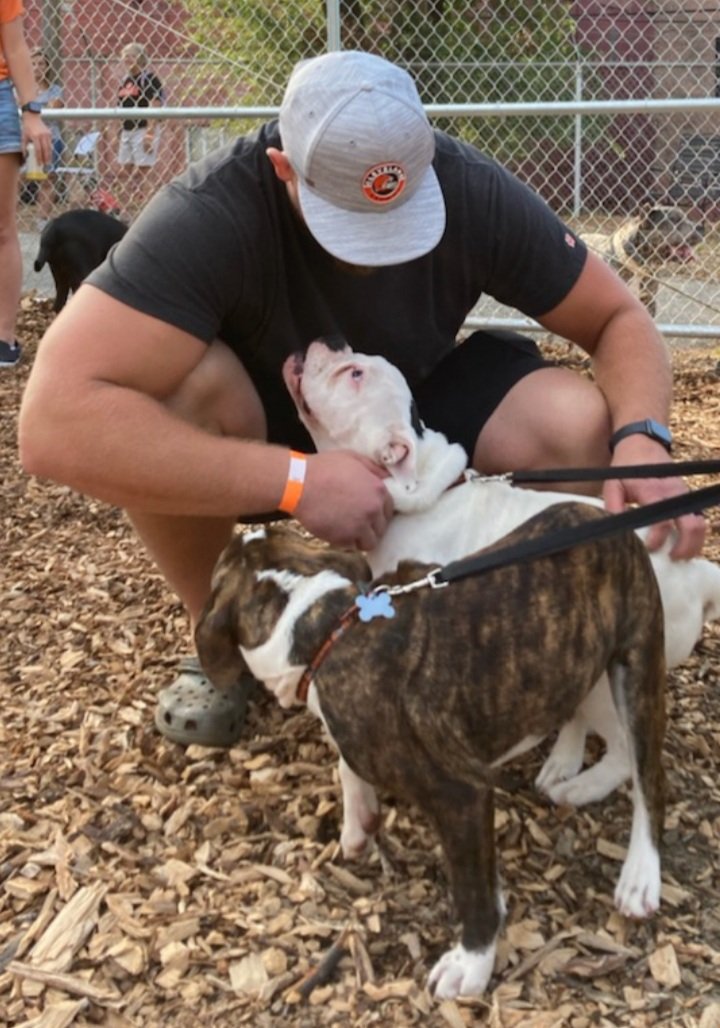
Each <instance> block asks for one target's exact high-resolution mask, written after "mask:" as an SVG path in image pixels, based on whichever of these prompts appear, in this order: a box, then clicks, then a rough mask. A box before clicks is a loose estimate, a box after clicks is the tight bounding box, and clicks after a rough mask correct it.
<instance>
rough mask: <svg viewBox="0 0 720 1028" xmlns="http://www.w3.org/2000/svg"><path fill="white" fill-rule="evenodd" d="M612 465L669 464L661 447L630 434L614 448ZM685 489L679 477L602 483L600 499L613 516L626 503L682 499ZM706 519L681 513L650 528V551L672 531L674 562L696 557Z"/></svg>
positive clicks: (701, 544) (666, 455)
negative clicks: (673, 498) (675, 517)
mask: <svg viewBox="0 0 720 1028" xmlns="http://www.w3.org/2000/svg"><path fill="white" fill-rule="evenodd" d="M612 463H613V465H616V466H621V465H630V464H665V463H671V460H670V457H669V456H668V454H667V453H666V451H665V449H664V447H663V446H661V445H660V444H659V443H657V442H655V441H654V440H652V439H649V438H648V437H647V436H644V435H640V434H638V435H631V436H627V438H626V439H623V440H622V441H621V442H620V443H618V445H617V446H616V447H615V453H614V454H613V461H612ZM687 491H688V489H687V486H686V485H685V483H684V482H683V481H682V479H681V478H627V479H612V480H610V481H608V482H606V483H605V486H604V488H603V498H604V500H605V506H606V507H607V509H608V510H609V511H610V512H611V513H612V514H618V513H620V511H623V510H625V507H626V505H627V504H628V503H638V504H640V505H643V504H645V503H654V502H656V501H658V500H666V499H669V498H670V497H671V496H683V495H685V493H687ZM705 527H706V526H705V519H704V518H703V516H702V514H684V515H683V516H682V517H680V518H677V519H676V520H675V521H661V522H659V523H658V524H656V525H652V526H650V529H649V532H648V536H647V547H648V549H649V550H657V549H659V548H660V547H661V546H662V544H663V543H664V542H665V540H666V539H667V537H668V536H669V535H670V533H671V532H674V533H675V541H674V543H673V546H672V549H671V550H670V556H671V557H672V558H673V560H689V559H690V558H691V557H697V556H698V554H699V553H700V551H701V550H702V547H703V543H704V541H705Z"/></svg>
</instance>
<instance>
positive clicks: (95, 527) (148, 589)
mask: <svg viewBox="0 0 720 1028" xmlns="http://www.w3.org/2000/svg"><path fill="white" fill-rule="evenodd" d="M50 316H51V315H50V311H49V303H47V302H37V301H33V300H26V301H25V304H24V310H23V315H22V321H21V324H20V335H21V338H23V339H24V340H25V341H26V359H25V361H24V363H23V365H21V366H20V367H19V368H17V369H14V370H4V371H2V372H1V373H0V404H1V405H2V411H3V418H2V426H1V428H0V432H1V433H2V436H1V441H2V447H1V449H0V469H1V472H2V481H3V487H2V509H1V511H0V514H1V517H2V528H3V537H4V539H5V545H4V548H3V599H2V611H3V621H2V624H3V636H4V645H3V647H2V652H1V653H0V681H2V684H3V688H4V709H3V718H2V722H0V744H1V745H2V752H1V753H0V788H1V789H2V793H3V797H4V803H3V808H2V812H1V813H0V1022H2V1023H3V1024H7V1025H14V1026H16V1025H21V1024H24V1025H29V1024H33V1025H38V1026H40V1025H42V1026H50V1025H53V1026H61V1025H70V1024H75V1025H89V1024H103V1025H110V1026H113V1028H115V1026H117V1028H120V1026H123V1028H125V1026H143V1028H144V1026H148V1028H151V1026H160V1025H162V1026H165V1025H168V1026H180V1028H183V1026H191V1025H192V1026H195V1025H198V1024H206V1025H212V1026H218V1028H224V1026H228V1028H229V1026H238V1025H245V1024H248V1025H253V1026H257V1028H265V1026H280V1025H282V1026H295V1028H312V1026H316V1025H317V1026H320V1025H323V1026H324V1025H337V1026H340V1025H342V1026H348V1025H352V1026H358V1028H359V1026H366V1025H380V1026H383V1028H387V1026H390V1025H394V1026H403V1028H407V1026H411V1025H429V1026H431V1028H441V1026H442V1028H447V1026H450V1028H462V1026H470V1025H488V1026H492V1028H510V1026H520V1025H522V1026H523V1028H551V1026H553V1028H557V1026H565V1025H567V1026H572V1028H587V1026H590V1025H593V1026H596V1025H598V1026H603V1025H617V1026H633V1028H644V1026H650V1025H672V1026H686V1028H694V1026H695V1028H699V1026H702V1028H711V1026H717V1025H718V1024H720V857H719V856H718V849H719V845H718V844H719V843H720V787H719V786H718V777H719V775H718V771H719V769H720V756H719V754H720V688H719V683H718V677H719V672H720V631H719V630H718V626H711V627H708V628H707V629H706V632H705V634H704V636H703V639H702V641H701V642H700V643H699V645H698V646H697V648H696V651H695V653H694V655H693V656H692V658H691V659H690V660H689V661H688V662H687V664H686V665H685V666H684V667H683V668H681V669H679V670H678V671H676V672H674V673H673V674H672V675H671V678H670V698H669V728H668V737H667V762H666V763H667V775H668V817H667V831H666V838H665V845H664V855H663V883H664V889H663V906H662V909H661V912H660V914H659V915H658V916H657V917H656V918H654V919H653V920H652V922H650V923H648V924H633V923H630V922H627V921H625V920H623V919H622V918H621V917H620V916H619V915H618V914H617V913H615V911H614V908H613V902H612V893H613V889H614V885H615V880H616V878H617V875H618V872H619V869H620V860H621V859H622V853H623V850H624V847H625V846H626V844H627V838H628V829H629V819H630V805H629V802H628V798H627V794H626V793H625V792H620V793H618V794H617V795H615V796H613V797H611V798H610V799H609V800H607V801H605V802H603V803H601V804H596V805H593V806H591V807H590V808H588V809H583V810H580V811H571V810H568V809H556V808H553V807H552V806H550V805H549V804H548V803H546V802H545V801H544V800H543V799H542V798H540V797H539V796H538V795H537V794H536V793H535V792H534V790H533V786H532V782H533V778H534V776H535V774H536V773H537V771H538V770H539V767H540V763H541V760H542V758H543V756H544V754H545V752H546V750H543V751H542V752H540V751H538V752H536V753H533V754H531V755H529V756H528V757H527V758H525V759H523V760H522V761H520V762H518V764H517V765H516V766H515V767H514V769H513V770H512V774H511V776H510V781H511V782H512V784H513V789H512V791H511V792H501V793H500V794H499V796H498V802H497V808H498V809H497V836H498V846H499V855H500V860H501V872H502V875H503V879H504V887H505V895H506V900H507V903H508V924H507V928H506V931H505V933H504V936H503V939H502V942H501V945H500V953H499V958H498V963H497V967H496V974H495V975H494V977H493V979H492V983H491V989H490V991H489V992H488V995H487V996H486V997H484V998H483V999H482V1000H475V1001H468V1002H464V1001H462V1002H458V1003H450V1002H446V1003H443V1004H437V1003H435V1002H434V1001H433V1000H432V999H431V998H430V997H429V996H428V994H427V992H426V991H425V977H426V973H427V970H428V968H429V966H430V965H431V963H432V961H433V960H434V959H435V958H436V957H437V956H438V955H439V954H440V953H441V952H442V951H443V950H444V949H445V948H446V947H447V945H448V942H449V940H450V939H451V938H452V936H453V930H454V918H453V913H452V910H451V908H450V905H449V901H448V890H447V883H446V879H445V872H444V868H443V864H442V860H441V857H440V852H439V847H438V841H437V839H436V838H435V837H434V835H433V834H432V833H431V832H430V830H429V828H428V826H427V825H426V824H425V823H424V822H423V820H422V818H420V816H419V815H418V814H417V812H416V811H414V810H411V809H408V808H407V807H405V806H395V805H394V804H393V802H392V801H391V800H387V801H386V803H385V805H384V808H383V810H384V827H383V831H382V836H381V846H380V848H379V850H378V851H377V852H376V853H375V854H374V855H373V856H372V857H371V858H370V859H369V861H367V862H365V863H360V862H358V863H354V864H348V863H346V862H344V861H343V859H342V857H341V855H340V854H339V852H338V846H337V839H338V836H339V818H340V793H339V787H338V783H337V777H336V773H335V770H334V766H335V759H334V756H333V754H332V752H331V750H330V748H329V747H328V745H327V744H326V743H325V741H324V740H323V738H322V735H321V733H320V730H319V727H318V725H317V724H316V723H315V721H314V720H313V718H312V717H310V716H309V715H308V714H306V713H295V712H283V711H281V710H280V709H279V708H278V707H277V706H276V705H275V704H274V702H273V701H271V700H270V699H269V698H265V697H263V698H261V699H259V700H258V701H257V702H256V703H255V704H254V705H253V707H252V710H251V713H250V717H249V723H248V727H247V732H246V733H245V736H244V738H243V740H242V741H241V743H240V744H239V745H238V746H236V747H234V748H233V749H232V750H231V751H230V752H227V753H225V752H220V751H215V750H207V749H201V748H199V747H191V748H189V749H187V750H183V749H181V748H179V747H177V746H174V745H173V744H171V743H169V742H166V741H165V740H164V739H162V738H161V737H160V736H159V735H158V734H157V733H156V732H155V731H154V729H153V727H152V715H153V710H154V705H155V696H156V693H157V690H158V688H160V687H161V686H162V685H163V684H164V683H166V682H167V681H168V680H169V678H170V677H171V675H172V669H173V665H174V662H175V660H176V657H177V655H178V654H179V653H183V652H187V649H188V639H187V623H186V619H185V616H184V613H183V611H182V609H181V608H180V606H179V605H178V603H177V601H176V600H175V598H174V596H173V595H172V594H171V593H170V592H169V591H168V590H167V588H166V587H165V585H164V584H163V582H162V580H161V579H160V577H159V576H158V575H157V574H156V572H155V571H154V569H153V568H152V566H151V565H150V563H149V561H148V560H147V558H146V557H145V556H144V554H143V553H142V552H141V550H140V549H139V548H138V546H137V545H136V543H135V540H134V538H133V536H132V534H131V532H130V531H129V529H128V526H127V524H126V523H125V520H124V518H123V516H122V514H121V513H120V512H118V511H116V510H113V509H111V508H108V507H106V506H104V505H103V504H100V503H96V502H95V501H92V500H88V499H85V498H83V497H79V496H76V495H75V494H74V493H72V492H70V491H69V490H67V489H64V488H61V487H57V486H52V485H47V484H44V483H41V482H37V481H34V480H30V479H28V478H27V476H25V475H24V474H23V473H22V472H21V470H20V468H19V466H18V463H17V449H16V441H15V430H16V415H17V410H18V406H19V401H20V396H21V392H22V389H23V386H24V383H25V381H26V378H27V374H28V370H29V367H30V365H31V363H32V359H33V356H34V353H35V348H36V345H37V340H38V338H39V336H40V334H41V333H42V331H43V328H44V326H45V325H46V324H47V322H48V320H49V318H50ZM556 352H557V353H558V354H559V355H562V356H567V354H566V351H565V350H564V349H563V348H558V349H557V351H556ZM569 359H570V360H571V361H574V362H575V363H576V364H578V366H580V365H581V362H580V361H578V360H577V358H574V357H572V356H570V358H569ZM674 360H675V372H676V383H677V401H676V405H675V418H674V424H673V428H674V430H675V432H676V436H677V439H678V445H677V453H678V456H679V457H686V458H689V457H697V458H699V457H710V456H716V455H717V449H718V438H719V436H720V399H719V398H718V397H719V389H718V386H719V381H720V380H719V377H718V368H717V365H718V354H717V352H716V351H714V350H712V349H708V348H702V349H698V350H694V349H682V350H675V351H674ZM708 481H709V480H708ZM697 484H706V483H704V482H701V481H700V480H698V483H697ZM710 518H711V521H712V522H713V525H714V531H713V533H712V536H711V541H710V544H709V546H708V555H709V556H712V557H714V558H715V559H720V537H719V535H718V530H717V529H718V523H719V522H718V514H717V511H712V512H711V513H710ZM334 945H336V949H335V950H333V949H332V947H333V946H334ZM336 953H337V954H338V955H339V959H338V960H337V961H333V959H332V958H333V956H334V955H335V954H336ZM329 955H330V958H331V959H330V961H329V964H328V977H327V981H325V982H320V984H318V985H317V986H316V987H315V988H314V989H312V991H310V992H309V995H308V996H307V997H305V996H304V993H305V992H307V991H308V990H307V989H305V988H304V987H303V981H304V980H306V977H307V976H308V975H309V974H312V973H313V972H314V971H315V969H316V968H317V965H318V964H319V962H321V961H323V960H325V961H327V960H328V956H329ZM51 1008H52V1009H51Z"/></svg>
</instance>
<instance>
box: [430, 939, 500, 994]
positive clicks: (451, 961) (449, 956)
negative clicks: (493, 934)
mask: <svg viewBox="0 0 720 1028" xmlns="http://www.w3.org/2000/svg"><path fill="white" fill-rule="evenodd" d="M494 965H495V940H493V941H492V942H491V943H490V945H489V946H488V947H487V948H486V949H479V950H467V949H465V947H464V946H463V945H462V943H459V944H458V945H457V946H455V947H454V948H453V949H451V950H448V952H447V953H445V954H443V956H442V957H440V959H439V960H438V962H437V963H436V964H435V966H434V967H433V969H432V971H431V972H430V977H429V978H428V986H429V987H430V989H431V990H432V991H433V992H434V993H435V995H436V996H437V998H438V999H455V998H456V997H457V996H480V995H481V994H482V993H483V992H484V991H485V989H486V988H487V983H488V982H489V981H490V975H491V974H492V972H493V967H494Z"/></svg>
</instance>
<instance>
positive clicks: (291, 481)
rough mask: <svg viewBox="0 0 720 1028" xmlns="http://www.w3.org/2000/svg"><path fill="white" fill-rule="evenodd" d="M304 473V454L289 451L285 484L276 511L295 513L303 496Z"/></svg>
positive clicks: (305, 466)
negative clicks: (288, 464)
mask: <svg viewBox="0 0 720 1028" xmlns="http://www.w3.org/2000/svg"><path fill="white" fill-rule="evenodd" d="M306 471H307V458H306V457H305V454H304V453H298V452H297V450H291V451H290V467H289V468H288V477H287V482H286V483H285V489H284V491H283V494H282V498H281V500H280V503H279V504H278V510H281V511H284V513H285V514H294V513H295V511H296V510H297V505H298V503H300V497H301V496H302V494H303V486H304V485H305V472H306Z"/></svg>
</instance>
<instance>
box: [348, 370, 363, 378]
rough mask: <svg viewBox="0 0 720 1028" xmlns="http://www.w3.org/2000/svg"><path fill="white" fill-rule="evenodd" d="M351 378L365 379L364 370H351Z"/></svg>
mask: <svg viewBox="0 0 720 1028" xmlns="http://www.w3.org/2000/svg"><path fill="white" fill-rule="evenodd" d="M350 377H351V378H362V377H363V370H362V368H351V369H350Z"/></svg>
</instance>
